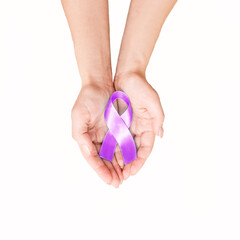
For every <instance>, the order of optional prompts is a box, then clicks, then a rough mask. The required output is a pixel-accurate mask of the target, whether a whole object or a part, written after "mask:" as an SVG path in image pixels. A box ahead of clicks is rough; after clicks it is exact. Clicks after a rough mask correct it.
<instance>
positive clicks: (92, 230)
mask: <svg viewBox="0 0 240 240" xmlns="http://www.w3.org/2000/svg"><path fill="white" fill-rule="evenodd" d="M128 5H129V1H114V0H110V21H111V48H112V62H113V69H115V64H116V60H117V54H118V50H119V46H120V41H121V35H122V33H123V29H124V24H125V19H126V14H127V10H128ZM239 9H240V3H239V1H238V0H236V1H234V0H230V1H223V0H212V1H209V0H202V1H192V0H185V1H179V2H178V3H177V4H176V6H175V8H174V9H173V11H172V12H171V14H170V15H169V17H168V19H167V21H166V22H165V24H164V27H163V29H162V32H161V35H160V38H159V41H158V43H157V45H156V48H155V51H154V53H153V56H152V58H151V61H150V64H149V67H148V71H147V78H148V80H149V82H150V83H151V84H152V85H153V86H154V87H155V88H156V90H157V91H158V93H159V95H160V98H161V101H162V105H163V107H164V111H165V115H166V119H165V124H164V129H165V136H164V138H163V139H156V142H155V146H154V150H153V152H152V154H151V156H150V157H149V159H148V160H147V162H146V164H145V165H144V167H143V169H142V170H141V171H140V172H139V173H138V174H137V175H136V176H134V177H131V178H130V179H129V180H127V181H126V182H124V183H123V184H122V185H121V186H120V188H119V189H114V188H113V187H111V186H107V185H105V184H104V183H103V182H102V181H101V180H100V179H99V178H98V177H97V175H96V174H95V173H94V171H93V170H92V169H91V168H90V167H89V166H88V164H87V163H86V162H85V160H84V159H83V157H82V156H81V154H80V151H79V149H78V147H77V145H76V144H75V142H74V141H73V140H72V138H71V118H70V113H71V108H72V105H73V103H74V101H75V98H76V97H77V95H78V92H79V90H80V87H81V81H80V78H79V75H78V70H77V65H76V62H75V58H74V52H73V47H72V42H71V37H70V32H69V28H68V25H67V21H66V19H65V16H64V13H63V10H62V6H61V3H60V1H57V0H41V1H32V0H31V1H30V0H28V1H27V0H23V1H17V0H13V1H1V8H0V35H1V37H0V239H1V240H8V239H11V240H19V239H24V240H28V239H31V240H33V239H34V240H37V239H41V240H42V239H45V240H48V239H51V240H53V239H58V240H62V239H71V240H75V239H83V240H88V239H104V240H108V239H116V240H120V239H121V240H122V239H126V240H128V239H150V240H155V239H161V240H169V239H170V240H176V239H177V240H178V239H184V240H188V239H189V240H190V239H191V240H192V239H194V240H195V239H201V240H202V239H204V240H208V239H211V240H212V239H218V240H219V239H231V240H235V239H238V240H239V239H240V186H239V185H240V153H239V152H240V127H239V124H240V112H239V111H240V110H239V103H240V83H239V81H240V73H239V72H240V71H239V66H240V64H239V63H240V47H239V43H240V33H239V29H240V14H239Z"/></svg>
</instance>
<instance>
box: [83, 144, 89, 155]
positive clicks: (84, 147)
mask: <svg viewBox="0 0 240 240" xmlns="http://www.w3.org/2000/svg"><path fill="white" fill-rule="evenodd" d="M82 151H83V152H84V153H85V155H87V156H89V155H90V150H89V147H88V146H87V145H82Z"/></svg>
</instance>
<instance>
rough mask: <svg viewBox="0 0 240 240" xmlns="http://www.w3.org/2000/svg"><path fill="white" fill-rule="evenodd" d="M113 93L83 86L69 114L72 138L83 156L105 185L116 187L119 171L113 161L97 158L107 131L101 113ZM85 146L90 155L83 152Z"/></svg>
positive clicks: (120, 179)
mask: <svg viewBox="0 0 240 240" xmlns="http://www.w3.org/2000/svg"><path fill="white" fill-rule="evenodd" d="M112 92H113V88H112V89H108V90H106V89H104V88H102V87H98V86H92V85H91V86H87V87H83V88H82V90H81V92H80V94H79V96H78V98H77V100H76V103H75V105H74V107H73V111H72V123H73V137H74V139H75V140H76V141H77V142H78V144H79V147H80V149H81V151H82V153H83V156H84V157H85V159H86V160H87V161H88V163H89V164H90V165H91V166H92V168H93V169H94V170H95V171H96V172H97V173H98V175H99V176H100V177H101V178H102V179H103V180H104V181H105V182H107V183H112V184H113V185H114V186H115V187H118V185H119V183H120V182H122V172H121V169H120V167H119V165H118V164H117V161H116V159H115V158H114V159H113V161H112V163H111V162H109V161H107V160H103V159H101V158H100V157H99V156H98V153H99V150H100V146H101V143H102V141H103V139H104V137H105V134H106V132H107V130H108V129H107V126H106V123H105V121H104V110H105V106H106V104H107V101H108V100H109V97H110V96H111V94H112ZM86 146H87V147H88V149H89V151H90V153H87V152H86Z"/></svg>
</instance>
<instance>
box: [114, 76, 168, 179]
mask: <svg viewBox="0 0 240 240" xmlns="http://www.w3.org/2000/svg"><path fill="white" fill-rule="evenodd" d="M118 88H120V89H119V90H122V91H124V92H125V93H126V94H127V95H128V97H129V98H130V101H131V105H132V110H133V120H132V124H131V127H130V131H131V133H132V135H133V137H134V140H135V143H136V147H137V150H138V152H137V159H136V160H134V161H133V162H132V163H130V164H127V165H126V166H125V167H124V170H123V174H124V178H125V179H126V178H128V176H129V175H130V174H132V175H134V174H136V173H137V172H138V170H139V169H140V168H141V167H142V166H143V164H144V162H145V161H146V159H147V158H148V156H149V154H150V153H151V151H152V148H153V144H154V139H155V135H162V122H163V118H164V114H163V110H162V107H161V103H160V100H159V97H158V94H157V93H156V91H155V90H154V89H153V88H152V87H151V86H150V85H149V84H148V82H147V81H146V80H145V79H144V78H141V77H139V76H134V77H133V78H128V79H126V81H124V83H123V84H121V86H118ZM118 105H119V109H120V110H121V112H122V111H123V107H124V106H123V103H122V102H120V101H119V102H118ZM117 157H118V158H120V155H118V156H117Z"/></svg>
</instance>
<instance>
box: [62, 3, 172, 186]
mask: <svg viewBox="0 0 240 240" xmlns="http://www.w3.org/2000/svg"><path fill="white" fill-rule="evenodd" d="M175 2H176V1H175V0H148V1H146V0H132V1H131V4H130V8H129V13H128V18H127V22H126V27H125V31H124V34H123V38H122V44H121V48H120V52H119V58H118V64H117V68H116V73H115V77H114V83H113V81H112V69H111V54H110V40H109V15H108V1H107V0H62V5H63V9H64V12H65V15H66V17H67V20H68V24H69V27H70V30H71V34H72V39H73V43H74V50H75V55H76V60H77V64H78V68H79V73H80V77H81V79H82V88H81V91H80V93H79V96H78V98H77V100H76V102H75V104H74V106H73V109H72V135H73V138H74V139H75V140H76V142H77V143H78V145H79V148H80V150H81V152H82V154H83V156H84V158H85V159H86V160H87V162H88V163H89V164H90V166H91V167H92V168H93V169H94V170H95V171H96V173H97V174H98V176H99V177H100V178H101V179H102V180H103V181H104V182H106V183H107V184H111V185H113V186H114V187H118V186H119V185H120V184H121V183H122V181H123V180H124V179H127V178H128V177H129V176H130V175H134V174H136V173H137V172H138V171H139V170H140V169H141V167H142V166H143V164H144V163H145V161H146V159H147V158H148V156H149V154H150V153H151V151H152V148H153V145H154V139H155V136H156V135H158V136H162V135H163V128H162V124H163V120H164V113H163V110H162V106H161V103H160V99H159V96H158V94H157V92H156V91H155V90H154V89H153V88H152V87H151V85H150V84H149V83H148V82H147V80H146V77H145V72H146V68H147V65H148V62H149V59H150V57H151V54H152V51H153V49H154V46H155V43H156V41H157V39H158V36H159V33H160V31H161V28H162V25H163V23H164V21H165V19H166V17H167V16H168V14H169V12H170V11H171V9H172V8H173V6H174V4H175ZM115 90H121V91H124V92H125V93H126V94H127V95H128V96H129V98H130V101H131V105H132V110H133V121H132V124H131V127H130V131H131V133H132V135H133V137H134V140H135V143H136V146H137V149H138V152H137V159H136V160H134V161H133V162H132V163H130V164H127V165H125V166H124V163H123V159H122V155H121V151H120V149H119V147H117V148H116V150H115V156H114V159H113V161H112V163H111V162H109V161H107V160H104V159H101V158H100V157H99V156H98V153H99V150H100V147H101V143H102V141H103V139H104V136H105V134H106V132H107V130H108V129H107V126H106V124H105V121H104V111H105V106H106V104H107V102H108V100H109V98H110V96H111V94H112V93H113V92H114V91H115ZM115 107H116V108H117V109H118V111H119V112H120V114H121V112H123V111H124V108H125V106H124V104H123V103H122V102H121V101H116V105H115Z"/></svg>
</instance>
